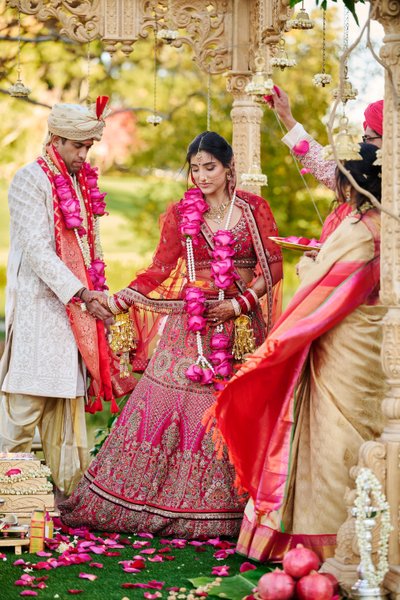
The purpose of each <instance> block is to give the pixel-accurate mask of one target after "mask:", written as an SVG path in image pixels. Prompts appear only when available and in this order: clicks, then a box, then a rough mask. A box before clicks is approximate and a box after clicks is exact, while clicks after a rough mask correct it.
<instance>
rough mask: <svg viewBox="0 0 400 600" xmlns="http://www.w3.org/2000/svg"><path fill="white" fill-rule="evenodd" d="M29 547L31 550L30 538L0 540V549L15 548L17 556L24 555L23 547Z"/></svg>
mask: <svg viewBox="0 0 400 600" xmlns="http://www.w3.org/2000/svg"><path fill="white" fill-rule="evenodd" d="M23 546H28V548H29V538H27V537H26V538H23V539H21V538H17V537H2V538H1V539H0V549H1V548H14V552H15V554H22V547H23Z"/></svg>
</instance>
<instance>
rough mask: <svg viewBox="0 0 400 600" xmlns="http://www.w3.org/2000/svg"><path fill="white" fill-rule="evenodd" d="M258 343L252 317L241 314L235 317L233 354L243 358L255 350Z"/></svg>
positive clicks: (240, 358) (238, 358)
mask: <svg viewBox="0 0 400 600" xmlns="http://www.w3.org/2000/svg"><path fill="white" fill-rule="evenodd" d="M255 349H256V344H255V340H254V332H253V329H252V326H251V318H250V317H249V316H247V315H240V317H237V319H235V336H234V342H233V347H232V354H233V356H234V357H235V359H236V360H243V359H244V358H245V357H246V354H250V353H252V352H254V351H255Z"/></svg>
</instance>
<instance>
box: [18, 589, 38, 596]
mask: <svg viewBox="0 0 400 600" xmlns="http://www.w3.org/2000/svg"><path fill="white" fill-rule="evenodd" d="M19 595H20V596H37V595H38V593H37V592H35V591H34V590H24V591H23V592H20V594H19Z"/></svg>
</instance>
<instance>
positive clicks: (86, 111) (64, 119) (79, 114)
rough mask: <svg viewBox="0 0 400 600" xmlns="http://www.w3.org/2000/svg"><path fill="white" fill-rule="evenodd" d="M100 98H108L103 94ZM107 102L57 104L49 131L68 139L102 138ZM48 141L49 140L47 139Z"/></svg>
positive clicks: (49, 119) (51, 116) (50, 116)
mask: <svg viewBox="0 0 400 600" xmlns="http://www.w3.org/2000/svg"><path fill="white" fill-rule="evenodd" d="M100 98H104V99H105V98H106V97H105V96H102V97H100ZM107 100H108V98H107V99H106V100H105V102H104V101H103V102H101V101H100V103H99V98H98V100H97V103H96V104H93V105H91V106H90V107H88V106H81V105H80V104H55V105H54V106H53V108H52V109H51V112H50V114H49V118H48V121H47V122H48V128H49V133H50V134H54V135H59V136H60V137H63V138H66V139H67V140H76V141H83V140H89V139H93V140H97V141H100V140H101V136H102V133H103V127H104V126H105V121H104V116H103V114H104V108H105V105H106V103H107ZM46 141H48V140H46Z"/></svg>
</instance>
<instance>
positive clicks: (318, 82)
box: [313, 10, 332, 87]
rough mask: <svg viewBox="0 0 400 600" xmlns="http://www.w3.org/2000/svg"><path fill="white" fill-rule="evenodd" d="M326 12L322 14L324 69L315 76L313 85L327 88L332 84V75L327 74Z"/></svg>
mask: <svg viewBox="0 0 400 600" xmlns="http://www.w3.org/2000/svg"><path fill="white" fill-rule="evenodd" d="M325 69H326V10H324V11H323V13H322V69H321V73H316V74H315V75H314V76H313V84H314V85H315V86H316V87H325V86H326V85H329V84H330V83H331V82H332V75H329V73H326V71H325Z"/></svg>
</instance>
